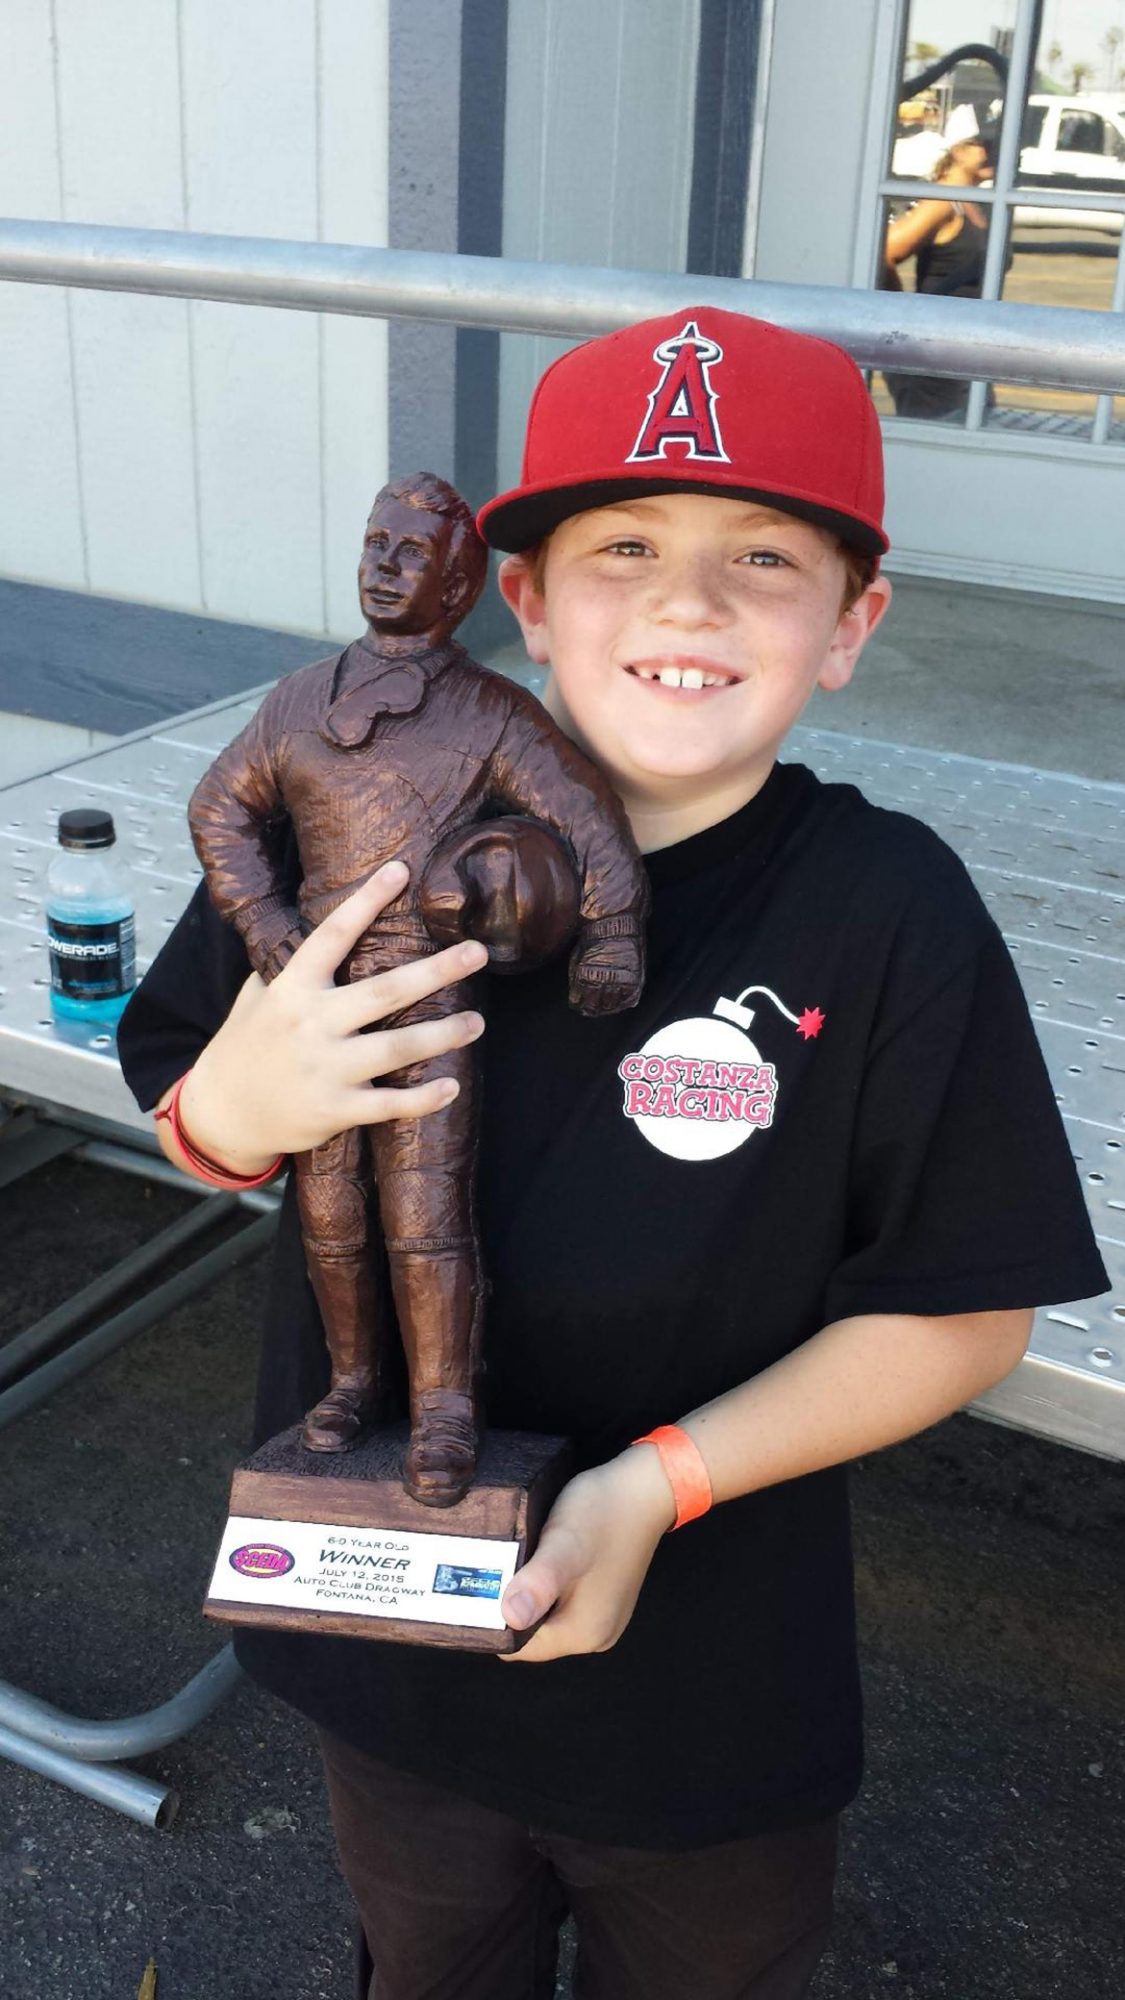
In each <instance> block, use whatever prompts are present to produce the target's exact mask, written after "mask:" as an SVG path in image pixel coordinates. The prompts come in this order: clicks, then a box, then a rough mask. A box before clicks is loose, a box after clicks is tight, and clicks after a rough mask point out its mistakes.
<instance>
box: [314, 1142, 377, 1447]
mask: <svg viewBox="0 0 1125 2000" xmlns="http://www.w3.org/2000/svg"><path fill="white" fill-rule="evenodd" d="M296 1172H297V1205H298V1208H299V1211H300V1216H301V1234H302V1237H303V1239H304V1246H305V1263H306V1267H307V1269H308V1274H309V1278H310V1281H311V1283H312V1288H313V1291H314V1292H315V1294H316V1302H317V1305H318V1306H319V1307H320V1317H321V1319H322V1321H323V1323H324V1335H325V1340H326V1342H327V1346H328V1358H329V1361H330V1363H331V1371H332V1372H331V1378H330V1383H329V1389H328V1394H327V1395H326V1396H325V1397H323V1398H322V1400H321V1401H320V1402H319V1403H318V1404H317V1405H316V1408H315V1409H312V1410H310V1411H309V1413H308V1416H307V1417H306V1418H305V1425H304V1430H303V1432H302V1441H303V1443H304V1444H305V1445H306V1446H307V1448H308V1450H309V1451H347V1450H348V1449H349V1447H350V1446H351V1445H354V1444H357V1443H358V1442H359V1440H360V1438H361V1437H362V1436H363V1433H364V1431H365V1430H366V1429H367V1427H368V1426H369V1425H370V1424H371V1423H372V1422H373V1421H374V1418H375V1416H376V1414H377V1405H378V1400H379V1390H380V1382H379V1365H378V1357H379V1354H380V1352H381V1350H383V1349H384V1348H385V1338H384V1331H383V1330H384V1328H385V1326H386V1322H387V1318H388V1305H389V1302H388V1301H387V1300H386V1299H385V1298H384V1296H383V1294H382V1286H381V1284H380V1282H379V1278H378V1276H377V1271H376V1265H375V1258H374V1248H375V1246H374V1245H373V1244H372V1242H371V1240H370V1238H371V1231H370V1224H369V1217H368V1192H369V1185H370V1179H369V1176H370V1169H369V1166H368V1160H367V1151H366V1145H365V1141H364V1135H363V1133H362V1132H359V1131H350V1132H342V1133H340V1134H339V1135H338V1137H336V1138H335V1139H329V1140H328V1141H327V1143H326V1144H325V1145H323V1146H319V1147H317V1148H316V1149H315V1151H313V1152H311V1153H301V1154H298V1156H297V1160H296Z"/></svg>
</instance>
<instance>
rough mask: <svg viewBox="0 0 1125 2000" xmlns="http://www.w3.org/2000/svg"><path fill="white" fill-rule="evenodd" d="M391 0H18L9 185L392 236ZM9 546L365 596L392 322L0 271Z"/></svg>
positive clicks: (48, 207) (204, 598) (155, 209)
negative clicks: (362, 585)
mask: <svg viewBox="0 0 1125 2000" xmlns="http://www.w3.org/2000/svg"><path fill="white" fill-rule="evenodd" d="M388 5H389V0H287V4H286V6H285V8H284V10H283V13H281V12H279V10H278V8H277V6H276V5H275V4H272V0H239V4H238V5H237V6H236V7H232V6H231V5H230V4H229V0H145V5H143V6H138V5H137V4H136V0H98V4H97V5H96V6H90V5H89V3H88V0H4V5H3V6H2V7H0V212H2V213H5V214H8V215H23V216H29V217H43V218H47V219H51V220H60V219H61V220H66V221H73V222H101V223H115V224H119V225H127V226H135V227H140V228H151V229H189V230H198V231H204V232H215V233H219V234H234V235H255V236H278V237H286V236H289V237H295V238H300V239H318V238H319V239H321V240H325V241H336V242H353V243H370V244H385V243H386V241H387V129H388V56H387V44H388ZM0 341H2V343H3V355H4V360H3V366H2V368H0V463H2V465H3V468H4V478H3V481H2V483H0V574H5V575H8V576H11V577H18V578H22V579H26V580H28V581H31V582H36V583H45V584H54V585H58V586H61V587H64V588H71V589H79V590H90V591H94V592H98V593H103V594H107V595H111V596H119V597H127V598H132V599H136V600H141V601H147V602H151V603H157V604H163V605H168V606H171V607H174V608H176V609H181V610H199V611H204V612H208V613H210V614H211V615H213V616H220V617H228V618H234V619H242V620H247V621H250V622H254V623H261V624H270V625H279V626H287V627H291V628H293V629H296V630H303V631H309V632H317V633H319V632H326V631H327V632H347V631H348V630H349V629H350V628H351V627H352V626H353V625H354V623H355V618H356V601H355V563H356V557H357V553H358V546H359V541H360V536H361V531H362V524H363V520H364V518H365V516H366V512H367V509H368V506H369V505H370V501H371V497H372V495H373V494H374V492H375V490H376V489H377V487H378V486H379V484H380V483H381V482H382V480H383V479H384V478H385V477H386V468H387V364H386V327H385V325H384V324H383V323H382V322H378V321H362V320H343V319H333V318H331V317H328V316H324V317H322V316H319V315H313V314H306V313H294V312H281V311H275V310H268V309H263V308H259V307H251V306H224V305H214V304H207V303H196V302H190V303H189V302H187V301H183V300H174V299H159V298H144V297H133V296H124V295H122V296H115V295H114V294H112V293H98V292H83V291H73V292H70V291H61V290H59V291H56V290H53V289H51V288H47V287H32V286H22V285H0Z"/></svg>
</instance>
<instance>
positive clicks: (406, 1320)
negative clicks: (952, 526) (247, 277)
mask: <svg viewBox="0 0 1125 2000" xmlns="http://www.w3.org/2000/svg"><path fill="white" fill-rule="evenodd" d="M486 565H487V551H486V549H485V547H484V544H483V542H482V541H481V540H480V537H479V536H478V535H477V532H476V529H475V527H474V524H473V519H472V515H471V513H470V511H469V508H468V506H467V505H466V503H465V502H464V500H462V499H461V497H460V495H459V494H457V493H456V492H455V491H454V490H453V488H452V487H450V486H449V485H447V484H446V482H445V481H444V480H441V479H438V478H436V477H435V476H434V475H432V474H429V473H419V474H417V475H415V476H414V477H412V478H410V479H406V480H402V481H398V482H396V483H394V484H393V485H390V486H387V487H384V489H383V491H382V492H381V493H380V494H379V495H378V497H377V499H376V501H375V504H374V506H373V507H372V510H371V514H370V517H369V519H368V523H367V531H366V536H365V539H364V546H363V553H362V555H361V558H360V564H359V597H360V606H361V609H362V611H363V615H364V619H365V620H366V625H367V630H366V631H365V633H364V634H363V636H362V637H361V638H360V639H358V640H357V641H355V642H354V643H353V644H352V645H350V646H348V647H347V648H346V649H345V650H344V652H343V653H341V654H338V655H335V656H333V657H332V658H331V659H328V660H324V661H320V662H318V663H316V664H315V665H313V666H309V667H305V668H303V669H302V670H301V671H300V672H298V673H296V674H293V675H291V676H290V677H289V678H287V679H286V680H283V681H281V682H280V683H279V684H278V686H277V687H276V688H274V690H273V691H272V693H271V694H270V695H269V696H268V697H267V699H266V701H265V702H264V703H263V705H262V707H261V708H260V710H259V711H258V713H257V715H256V716H255V718H254V720H253V721H252V722H251V723H250V725H249V727H248V728H247V729H245V730H244V731H243V733H242V734H241V736H239V737H238V738H236V740H235V741H234V742H233V743H232V744H231V745H230V746H229V748H228V749H226V750H224V751H223V753H222V755H221V756H220V757H219V758H218V759H217V760H216V762H215V763H214V764H213V765H212V766H211V769H210V770H209V771H208V772H207V774H206V776H205V777H204V778H203V780H202V782H201V783H200V784H199V786H198V788H197V789H196V792H195V794H194V796H193V798H192V801H191V806H190V810H189V817H190V822H191V830H192V835H193V838H194V841H195V846H196V850H197V852H198V855H199V858H200V861H201V862H202V864H203V868H204V871H205V873H206V876H207V881H208V884H209V887H210V892H211V896H212V899H213V901H214V902H215V904H216V906H217V908H218V909H219V911H220V912H221V914H222V915H223V916H224V917H225V918H227V919H228V920H229V921H230V922H231V923H232V924H233V925H234V926H235V928H236V929H237V930H238V932H239V934H240V935H241V937H242V938H243V940H244V942H245V945H246V948H247V951H248V953H249V957H250V961H251V963H252V965H253V966H254V968H255V969H256V971H257V972H258V973H259V974H260V975H261V977H262V978H263V979H264V980H267V981H268V980H270V979H272V978H274V977H275V976H276V974H277V973H278V972H279V971H280V970H281V968H282V967H283V966H284V965H285V964H286V963H287V961H288V959H289V958H290V957H291V956H292V954H293V952H294V951H295V950H296V949H297V947H298V945H299V944H300V942H301V940H302V937H303V936H305V935H306V934H307V933H308V931H309V930H311V929H312V928H313V927H314V926H315V925H316V924H318V923H320V922H321V921H322V920H323V919H324V918H325V917H326V916H327V915H328V914H329V912H330V911H332V910H334V909H335V908H336V907H337V906H338V905H339V904H340V903H342V902H343V901H344V899H345V898H346V897H347V896H348V895H349V894H350V893H351V892H352V891H353V890H354V889H355V888H356V887H357V886H358V885H359V884H360V883H361V882H362V881H364V880H365V879H366V878H367V877H368V876H369V875H371V874H372V873H373V872H374V870H375V869H376V868H378V867H379V866H380V865H381V864H383V863H384V862H387V861H390V860H400V861H404V862H405V863H406V864H407V866H408V867H409V869H410V880H409V883H408V885H407V887H406V889H405V890H404V891H403V893H402V895H401V896H400V897H399V898H398V900H397V901H396V902H395V903H394V904H393V905H392V906H391V907H390V908H389V909H387V910H386V911H385V912H383V914H382V915H380V916H379V917H378V918H377V919H376V921H375V922H374V924H373V925H372V927H371V929H370V931H369V932H368V933H367V934H366V935H365V936H364V937H363V938H361V940H360V942H359V944H358V945H357V946H356V947H355V949H354V950H353V951H352V952H351V953H350V954H349V957H348V959H347V960H346V962H345V965H344V966H343V967H342V968H341V971H340V974H339V975H338V977H339V978H340V979H341V980H344V979H348V980H354V979H361V978H366V977H368V976H369V975H371V974H374V973H380V972H385V971H387V970H389V969H390V968H392V967H394V966H399V965H403V964H405V963H407V962H408V961H410V960H411V959H415V958H418V957H419V956H422V955H424V954H428V953H432V952H434V951H436V950H437V949H438V948H439V947H440V946H443V945H447V944H450V943H453V942H455V941H456V940H457V939H459V938H462V937H470V936H471V937H475V938H479V939H481V940H482V941H483V942H484V943H485V944H487V945H488V946H489V949H490V955H491V959H492V963H493V965H494V967H495V968H496V969H498V970H504V971H509V970H510V971H515V970H520V969H525V968H528V967H530V966H532V965H535V964H539V963H542V962H543V961H544V960H546V959H547V958H549V957H551V956H553V955H555V954H556V953H557V952H559V951H561V950H562V949H563V948H565V946H566V945H567V944H568V943H569V942H570V941H571V939H572V938H573V937H574V936H575V933H577V938H576V942H575V943H574V946H573V950H572V952H571V959H570V1001H571V1005H572V1006H573V1007H575V1008H577V1009H578V1011H579V1012H580V1013H583V1014H590V1015H596V1014H603V1013H612V1012H616V1011H618V1010H619V1009H623V1008H627V1007H632V1006H635V1004H636V1002H637V1000H638V998H639V996H640V991H641V986H642V982H643V976H644V947H643V921H644V914H645V909H646V904H647V884H646V881H645V877H644V872H643V869H642V867H641V863H640V859H639V856H638V854H637V850H636V847H635V845H634V843H633V839H632V835H631V833H630V830H629V826H628V822H627V820H626V818H625V815H624V812H623V809H622V807H621V805H620V802H619V801H618V799H617V797H616V795H615V794H614V792H613V791H612V790H611V789H610V787H609V785H608V784H607V783H606V781H605V779H604V778H603V777H602V776H601V775H600V773H599V772H598V771H597V770H596V769H595V768H594V766H593V765H592V764H590V763H589V762H588V761H587V760H586V759H585V758H584V757H582V756H581V755H580V754H579V752H578V751H577V750H575V748H574V747H573V745H572V744H571V743H570V742H569V741H568V740H567V738H566V737H565V736H563V735H562V734H561V732H560V731H559V730H558V729H557V728H556V727H555V725H554V724H553V722H552V721H551V719H550V717H549V716H548V715H547V713H546V711H545V710H544V709H543V708H542V706H541V705H540V704H539V702H537V701H536V700H535V699H534V698H533V697H532V696H531V695H529V694H528V693H526V692H525V691H524V690H522V689H520V688H518V687H516V686H515V685H513V684H512V683H511V682H509V681H506V680H504V679H503V678H501V677H500V676H498V675H496V674H493V673H490V672H488V671H487V670H486V669H485V668H483V667H480V666H478V665H477V664H476V663H475V662H474V661H473V660H471V659H470V658H469V657H468V655H467V654H466V653H465V651H464V649H463V648H462V647H461V646H459V645H458V644H456V643H455V642H454V641H453V639H452V637H451V634H452V633H453V631H454V629H455V628H456V626H457V625H459V624H460V622H461V620H462V619H463V618H464V617H465V616H466V615H467V613H468V612H469V611H470V610H471V608H472V606H473V604H474V603H475V601H476V599H477V597H478V595H479V593H480V590H481V587H482V585H483V582H484V577H485V571H486ZM498 813H502V814H505V815H518V817H496V816H495V815H497V814H498ZM290 833H291V835H292V842H288V841H287V835H289V834H290ZM294 843H295V847H296V851H297V856H298V868H299V879H298V880H297V881H294V880H293V879H292V873H291V867H292V864H291V856H292V845H293V844H294ZM287 855H288V857H289V858H288V859H287ZM468 988H469V982H467V981H462V982H460V983H459V984H458V985H456V986H452V987H446V988H443V989H442V990H441V991H440V992H438V993H436V994H434V995H432V996H431V997H430V998H428V999H426V1000H425V1001H423V1002H421V1003H419V1004H418V1005H416V1006H413V1007H409V1008H407V1009H406V1010H404V1012H403V1013H402V1014H400V1015H398V1016H396V1017H395V1022H394V1025H407V1024H410V1023H413V1022H416V1021H421V1020H433V1019H435V1018H438V1017H440V1016H443V1015H446V1014H449V1013H452V1012H454V1011H457V1010H461V1009H465V1008H467V1007H469V1006H471V1005H473V1004H475V997H474V995H473V993H472V992H471V991H470V990H468ZM435 1075H442V1076H453V1077H455V1078H456V1080H457V1082H458V1084H459V1086H460V1088H459V1093H458V1095H457V1096H456V1098H455V1099H454V1100H453V1102H452V1103H451V1104H450V1105H448V1106H447V1107H446V1108H445V1109H443V1110H441V1111H437V1112H433V1113H431V1114H430V1115H429V1116H427V1117H425V1118H422V1119H419V1120H409V1121H408V1120H401V1121H396V1122H392V1123H389V1124H383V1125H375V1126H370V1127H362V1128H358V1129H356V1130H352V1131H347V1132H341V1133H339V1134H338V1135H337V1136H336V1137H335V1138H333V1139H330V1140H329V1141H327V1143H326V1144H324V1145H322V1146H317V1147H315V1148H314V1149H313V1150H312V1151H311V1152H308V1153H302V1154H298V1155H297V1156H296V1157H295V1160H294V1166H295V1173H296V1183H297V1199H298V1203H299V1208H300V1216H301V1228H302V1233H303V1239H304V1246H305V1255H306V1260H307V1264H308V1271H309V1276H310V1278H311V1281H312V1285H313V1289H314V1291H315V1293H316V1298H317V1302H318V1304H319V1307H320V1312H321V1316H322V1319H323V1322H324V1329H325V1334H326V1337H327V1343H328V1352H329V1356H330V1360H331V1384H330V1387H329V1390H328V1393H327V1395H326V1396H325V1397H324V1398H323V1400H322V1401H321V1402H319V1403H318V1404H317V1405H316V1407H315V1409H313V1410H312V1411H310V1412H309V1415H308V1416H307V1418H306V1420H305V1424H304V1430H303V1433H302V1437H303V1442H304V1444H305V1446H306V1447H307V1448H308V1449H309V1450H311V1451H315V1452H342V1451H346V1450H347V1449H348V1448H349V1446H351V1445H353V1444H354V1443H356V1442H357V1440H359V1439H360V1438H361V1436H362V1435H363V1433H364V1431H365V1429H366V1427H368V1426H369V1424H370V1423H371V1421H372V1420H373V1419H374V1418H375V1416H376V1415H377V1413H378V1406H379V1397H380V1386H381V1378H382V1375H383V1364H384V1362H385V1360H386V1355H387V1342H388V1338H389V1336H390V1333H391V1328H390V1325H389V1323H388V1322H389V1319H390V1313H389V1307H388V1305H387V1302H386V1300H385V1299H384V1298H383V1297H382V1296H381V1288H380V1284H379V1263H380V1259H379V1257H378V1254H377V1252H378V1245H377V1243H376V1242H375V1241H373V1240H372V1238H373V1237H374V1235H375V1232H376V1227H377V1229H378V1231H379V1232H381V1235H382V1238H383V1242H384V1244H385V1247H386V1251H387V1257H388V1261H389V1267H390V1279H391V1291H392V1294H393V1300H394V1313H395V1316H396V1317H397V1321H398V1329H399V1333H400V1335H401V1338H402V1344H403V1349H404V1352H405V1357H406V1363H407V1370H408V1374H409V1381H410V1441H409V1447H408V1450H407V1454H406V1462H405V1468H404V1478H403V1483H404V1485H405V1487H406V1491H407V1493H408V1494H410V1495H411V1496H412V1497H413V1498H414V1499H415V1500H419V1501H422V1502H424V1503H425V1504H426V1505H428V1506H431V1507H448V1506H452V1505H453V1504H454V1503H455V1502H457V1501H458V1500H460V1499H461V1497H462V1496H463V1495H464V1493H465V1492H466V1490H467V1488H468V1487H469V1485H470V1483H471V1481H472V1478H473V1474H474V1471H475V1468H476V1463H477V1453H478V1448H479V1428H478V1426H479V1417H478V1406H477V1378H478V1370H479V1358H480V1338H481V1310H482V1301H483V1285H482V1278H481V1267H480V1254H479V1246H478V1241H477V1234H476V1228H475V1220H474V1202H473V1163H474V1156H475V1148H476V1131H477V1104H476V1089H475V1084H474V1063H473V1056H472V1051H471V1049H468V1048H460V1049H456V1050H454V1051H452V1052H451V1053H449V1054H447V1055H445V1056H443V1057H441V1058H438V1059H435V1060H433V1061H431V1062H427V1063H419V1064H416V1065H415V1066H413V1067H412V1068H411V1069H409V1070H405V1071H403V1072H401V1073H400V1076H401V1080H402V1081H403V1082H406V1083H420V1082H424V1081H426V1080H427V1079H428V1078H430V1077H433V1076H435ZM372 1170H374V1171H372ZM376 1217H377V1225H376V1222H375V1218H376Z"/></svg>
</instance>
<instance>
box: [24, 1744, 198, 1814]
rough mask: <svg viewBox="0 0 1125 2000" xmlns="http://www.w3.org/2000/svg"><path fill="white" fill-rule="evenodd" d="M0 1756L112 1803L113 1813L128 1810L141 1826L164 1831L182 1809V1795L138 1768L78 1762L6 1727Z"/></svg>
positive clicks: (87, 1794)
mask: <svg viewBox="0 0 1125 2000" xmlns="http://www.w3.org/2000/svg"><path fill="white" fill-rule="evenodd" d="M0 1757H6V1758H7V1759H8V1761H9V1763H12V1764H22V1765H23V1767H24V1769H25V1771H37V1772H38V1773H39V1774H40V1776H41V1777H44V1778H54V1779H55V1781H56V1782H57V1783H58V1784H60V1785H66V1786H67V1787H68V1789H69V1790H70V1791H72V1792H81V1793H82V1794H83V1796H84V1797H85V1798H88V1799H96V1800H97V1802H98V1804H99V1805H102V1806H112V1808H113V1810H114V1812H119V1813H125V1814H126V1815H127V1816H128V1818H129V1819H135V1820H139V1821H140V1823H141V1825H142V1826H153V1827H156V1828H157V1829H158V1830H159V1831H160V1832H162V1833H163V1832H165V1831H166V1830H167V1828H168V1827H170V1826H171V1824H172V1821H173V1820H174V1819H175V1817H176V1814H177V1812H178V1811H179V1805H180V1799H179V1794H178V1793H177V1792H174V1791H172V1789H171V1787H170V1786H168V1785H160V1784H154V1782H153V1780H152V1779H151V1778H142V1777H141V1776H140V1773H139V1772H137V1771H122V1770H120V1769H117V1768H115V1767H114V1766H113V1765H112V1764H79V1763H76V1762H75V1760H74V1758H73V1757H60V1756H59V1754H58V1751H57V1750H46V1749H44V1747H43V1745H42V1744H40V1743H29V1742H28V1741H27V1739H26V1738H25V1737H22V1736H16V1735H15V1734H13V1732H12V1730H10V1729H4V1728H3V1727H0Z"/></svg>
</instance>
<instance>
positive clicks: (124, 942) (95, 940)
mask: <svg viewBox="0 0 1125 2000" xmlns="http://www.w3.org/2000/svg"><path fill="white" fill-rule="evenodd" d="M47 945H48V949H49V951H50V954H51V991H52V992H53V993H61V994H63V995H64V996H65V997H66V999H68V1000H116V999H119V998H120V996H121V994H123V993H131V992H132V990H133V987H134V985H135V984H136V927H135V925H134V922H133V918H132V916H131V915H130V916H127V917H114V918H112V919H111V920H110V921H109V922H108V923H91V924H78V923H72V922H69V921H68V920H67V919H65V918H63V917H53V916H51V914H50V912H48V915H47Z"/></svg>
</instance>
